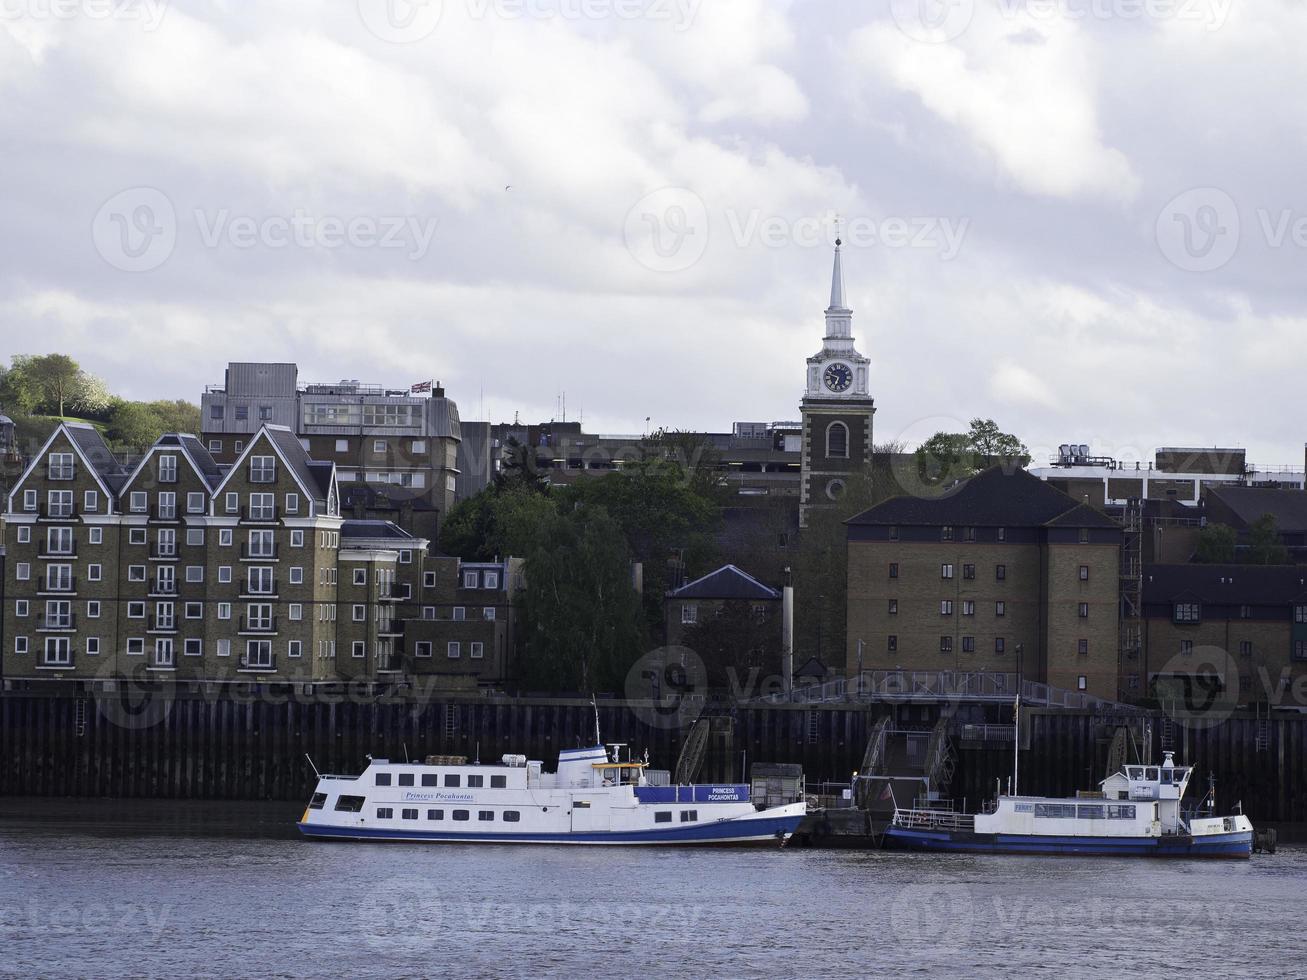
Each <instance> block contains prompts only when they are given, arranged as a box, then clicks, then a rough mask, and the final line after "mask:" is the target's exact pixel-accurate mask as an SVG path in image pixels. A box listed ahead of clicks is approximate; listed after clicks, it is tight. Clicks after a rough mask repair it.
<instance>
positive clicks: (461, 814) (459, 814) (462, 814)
mask: <svg viewBox="0 0 1307 980" xmlns="http://www.w3.org/2000/svg"><path fill="white" fill-rule="evenodd" d="M470 817H471V814H469V813H468V812H467V811H466V810H455V811H454V819H455V820H467V819H469V818H470Z"/></svg>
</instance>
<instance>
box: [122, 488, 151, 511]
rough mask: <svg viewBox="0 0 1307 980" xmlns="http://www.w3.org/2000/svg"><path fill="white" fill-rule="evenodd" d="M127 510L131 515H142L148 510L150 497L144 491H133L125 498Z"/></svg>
mask: <svg viewBox="0 0 1307 980" xmlns="http://www.w3.org/2000/svg"><path fill="white" fill-rule="evenodd" d="M127 509H128V510H129V511H130V512H131V513H133V514H144V513H146V512H147V511H148V510H149V509H150V495H149V494H148V493H146V492H145V491H144V490H133V491H132V492H131V494H129V495H128V498H127Z"/></svg>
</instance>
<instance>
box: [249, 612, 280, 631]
mask: <svg viewBox="0 0 1307 980" xmlns="http://www.w3.org/2000/svg"><path fill="white" fill-rule="evenodd" d="M240 632H242V633H275V632H277V617H276V616H273V617H271V618H269V619H249V618H248V617H246V616H242V617H240Z"/></svg>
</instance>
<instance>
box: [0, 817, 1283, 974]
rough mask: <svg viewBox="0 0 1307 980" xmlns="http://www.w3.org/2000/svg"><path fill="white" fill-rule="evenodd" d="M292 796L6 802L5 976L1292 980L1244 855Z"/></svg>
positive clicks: (1263, 863) (1279, 888)
mask: <svg viewBox="0 0 1307 980" xmlns="http://www.w3.org/2000/svg"><path fill="white" fill-rule="evenodd" d="M296 816H298V808H295V807H291V808H289V809H287V808H285V807H283V806H272V805H262V804H258V805H251V804H231V805H221V804H210V803H206V804H182V803H168V802H151V803H134V804H131V805H122V804H105V803H101V802H94V803H79V802H76V801H51V800H42V801H13V800H8V801H7V800H0V974H3V975H14V976H32V975H38V976H52V975H58V976H65V975H68V976H90V975H97V976H104V975H110V976H128V975H131V976H140V975H148V976H186V975H205V976H208V975H212V976H251V975H277V976H345V975H351V974H352V975H378V976H415V975H457V976H505V975H538V974H572V975H575V974H578V973H585V974H590V975H593V976H595V977H601V976H646V977H653V976H658V975H677V976H681V975H687V976H759V975H777V976H782V975H783V976H834V975H888V974H899V975H903V974H918V975H950V976H962V977H966V976H976V975H1000V974H1012V973H1026V974H1043V975H1048V976H1106V975H1118V976H1119V975H1123V974H1127V973H1130V974H1134V975H1138V976H1157V975H1167V976H1171V975H1177V976H1178V975H1189V974H1195V973H1197V974H1201V975H1205V976H1228V975H1239V976H1303V975H1304V974H1307V940H1304V938H1303V928H1302V921H1303V910H1304V908H1307V849H1303V848H1299V847H1292V848H1291V847H1282V848H1281V849H1280V852H1279V853H1278V854H1276V855H1273V856H1267V855H1257V856H1254V858H1253V859H1252V860H1251V861H1248V862H1163V861H1142V860H1134V861H1131V860H1126V859H1112V858H1096V859H1073V858H1054V857H1050V858H1035V857H1012V858H1004V857H989V856H985V857H967V856H932V855H899V854H888V853H881V852H862V851H804V850H785V851H779V850H778V851H772V850H765V851H758V850H728V849H718V850H701V851H689V850H675V849H663V850H645V849H637V848H614V849H600V848H564V847H513V846H496V847H490V846H473V845H426V846H423V845H418V846H409V845H396V844H324V843H307V842H303V841H300V840H298V839H297V838H296V837H295V836H294V830H293V827H291V824H292V823H293V821H294V819H295V818H296Z"/></svg>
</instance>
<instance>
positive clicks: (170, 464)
mask: <svg viewBox="0 0 1307 980" xmlns="http://www.w3.org/2000/svg"><path fill="white" fill-rule="evenodd" d="M159 482H160V483H176V482H177V457H176V456H160V457H159Z"/></svg>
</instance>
